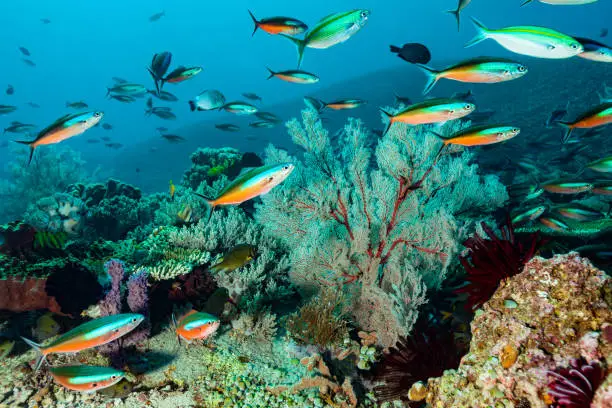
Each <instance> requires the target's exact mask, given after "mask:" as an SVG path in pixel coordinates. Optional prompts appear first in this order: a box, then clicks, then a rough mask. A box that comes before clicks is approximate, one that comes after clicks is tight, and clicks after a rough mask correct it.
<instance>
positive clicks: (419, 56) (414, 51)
mask: <svg viewBox="0 0 612 408" xmlns="http://www.w3.org/2000/svg"><path fill="white" fill-rule="evenodd" d="M389 49H390V50H391V52H392V53H394V54H397V56H398V57H399V58H401V59H403V60H404V61H406V62H409V63H411V64H427V63H428V62H429V61H431V52H429V49H428V48H427V47H426V46H424V45H423V44H419V43H408V44H404V45H402V46H401V47H396V46H395V45H390V46H389Z"/></svg>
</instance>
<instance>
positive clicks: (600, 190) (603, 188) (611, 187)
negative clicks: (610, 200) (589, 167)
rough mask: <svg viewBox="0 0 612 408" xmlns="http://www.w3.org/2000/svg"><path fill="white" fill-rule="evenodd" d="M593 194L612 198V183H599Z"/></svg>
mask: <svg viewBox="0 0 612 408" xmlns="http://www.w3.org/2000/svg"><path fill="white" fill-rule="evenodd" d="M592 192H593V194H598V195H604V196H611V195H612V182H597V183H595V187H593V190H592Z"/></svg>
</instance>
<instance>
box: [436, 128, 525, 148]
mask: <svg viewBox="0 0 612 408" xmlns="http://www.w3.org/2000/svg"><path fill="white" fill-rule="evenodd" d="M519 133H521V129H519V128H517V127H515V126H504V125H478V126H472V127H469V128H467V129H463V130H460V131H459V132H457V133H455V134H454V135H451V136H449V137H444V136H442V135H439V134H437V133H434V134H436V135H437V136H438V137H440V138H441V139H442V140H443V142H444V145H449V144H454V145H460V146H483V145H490V144H494V143H500V142H504V141H506V140H510V139H512V138H513V137H515V136H516V135H518V134H519Z"/></svg>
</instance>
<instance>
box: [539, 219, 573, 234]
mask: <svg viewBox="0 0 612 408" xmlns="http://www.w3.org/2000/svg"><path fill="white" fill-rule="evenodd" d="M538 221H540V223H541V224H542V225H544V226H545V227H547V228H550V229H551V230H554V231H562V230H566V229H569V225H567V224H566V223H564V222H563V221H561V220H559V219H557V218H554V217H542V218H540V219H539V220H538Z"/></svg>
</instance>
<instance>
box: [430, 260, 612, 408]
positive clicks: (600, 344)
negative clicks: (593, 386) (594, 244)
mask: <svg viewBox="0 0 612 408" xmlns="http://www.w3.org/2000/svg"><path fill="white" fill-rule="evenodd" d="M610 285H611V281H610V278H609V277H608V276H607V275H606V274H605V273H604V272H602V271H600V270H598V269H597V268H594V267H593V266H592V265H591V264H590V263H589V262H588V261H587V260H585V259H582V258H580V257H579V256H577V254H569V255H565V256H556V257H554V258H553V259H551V260H545V259H542V258H537V257H536V258H534V259H532V260H531V261H530V262H528V263H527V264H526V265H525V267H524V268H523V272H522V273H520V274H518V275H515V276H513V277H511V278H509V279H507V280H506V282H505V283H504V284H502V285H500V286H499V288H498V289H497V291H496V292H495V294H494V295H493V296H492V297H491V299H490V300H489V301H488V302H485V304H484V305H483V306H482V308H481V310H479V311H477V312H476V314H475V317H474V320H473V321H472V324H471V329H472V341H471V343H470V350H469V353H468V354H466V355H465V356H464V357H463V358H462V360H461V365H460V366H459V368H458V369H457V370H452V371H447V372H445V374H444V375H443V376H442V377H439V378H435V379H430V380H429V382H428V392H427V402H428V403H429V404H430V405H431V406H433V407H442V406H443V407H470V408H485V407H495V406H513V404H514V405H518V404H519V403H520V404H521V406H526V404H527V402H528V403H529V406H530V407H531V408H545V407H547V406H548V405H549V404H551V403H552V402H553V401H552V400H550V398H549V396H548V393H547V389H548V381H549V378H547V375H546V373H547V372H549V371H552V370H555V368H556V367H558V366H565V365H567V364H569V362H570V361H572V360H573V359H574V358H577V357H583V358H584V359H585V360H586V361H601V362H602V366H606V367H610V363H611V362H612V360H611V358H612V343H610V342H608V341H607V339H606V338H605V335H603V332H604V330H605V327H606V323H607V322H610V321H612V308H611V303H609V301H610V299H606V294H605V290H603V289H604V288H608V287H610ZM508 346H511V347H512V349H513V352H514V351H515V352H517V356H516V360H515V361H514V363H513V364H511V365H510V364H504V356H505V354H506V353H507V350H508V349H509V347H508ZM500 357H502V358H500ZM512 359H513V360H514V357H513V358H512ZM504 365H505V367H504ZM594 393H595V396H594V400H593V403H592V405H591V407H593V408H595V407H601V408H603V407H609V406H611V405H610V402H611V401H612V377H610V376H608V379H607V380H605V382H604V384H602V386H600V387H599V389H598V390H597V391H594ZM525 401H526V402H525Z"/></svg>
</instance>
